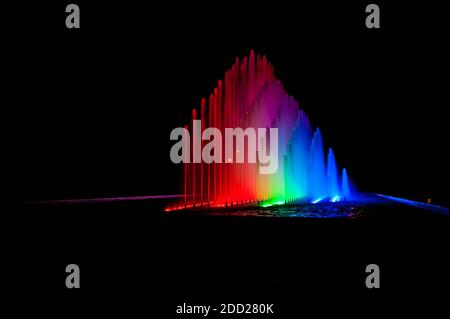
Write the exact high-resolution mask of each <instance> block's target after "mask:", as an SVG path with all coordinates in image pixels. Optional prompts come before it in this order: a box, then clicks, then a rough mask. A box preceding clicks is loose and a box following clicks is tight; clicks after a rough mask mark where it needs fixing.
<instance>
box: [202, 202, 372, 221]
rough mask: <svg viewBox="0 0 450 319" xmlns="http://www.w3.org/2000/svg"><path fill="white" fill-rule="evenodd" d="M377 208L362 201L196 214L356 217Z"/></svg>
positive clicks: (370, 212)
mask: <svg viewBox="0 0 450 319" xmlns="http://www.w3.org/2000/svg"><path fill="white" fill-rule="evenodd" d="M376 211H379V209H378V210H377V209H376V208H375V207H374V206H372V205H366V204H362V203H356V202H355V203H353V202H342V203H320V204H302V205H279V206H271V207H267V208H263V207H247V208H240V209H234V210H233V209H228V210H218V211H208V210H204V211H201V210H199V211H197V212H195V214H196V215H197V214H198V215H210V216H214V215H216V216H249V217H303V218H358V217H361V216H370V215H373V214H374V213H375V212H376Z"/></svg>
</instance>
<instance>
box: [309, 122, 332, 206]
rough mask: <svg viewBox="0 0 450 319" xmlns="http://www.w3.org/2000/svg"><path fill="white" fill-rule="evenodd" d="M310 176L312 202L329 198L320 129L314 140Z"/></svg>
mask: <svg viewBox="0 0 450 319" xmlns="http://www.w3.org/2000/svg"><path fill="white" fill-rule="evenodd" d="M308 175H309V176H308V178H309V183H308V186H309V195H310V198H311V202H315V201H317V200H318V199H322V198H325V197H327V195H328V191H327V175H326V170H325V158H324V153H323V144H322V134H321V133H320V129H319V128H317V129H316V131H315V132H314V136H313V138H312V143H311V152H310V161H309V174H308Z"/></svg>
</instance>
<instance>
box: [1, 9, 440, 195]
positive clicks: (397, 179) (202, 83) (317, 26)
mask: <svg viewBox="0 0 450 319" xmlns="http://www.w3.org/2000/svg"><path fill="white" fill-rule="evenodd" d="M78 3H80V7H81V10H82V13H81V14H82V22H81V23H82V28H81V30H66V29H65V28H64V19H65V13H64V7H65V6H64V4H60V5H51V4H45V5H39V6H38V5H33V6H31V7H30V6H27V7H24V6H21V5H19V4H17V5H14V6H11V8H10V9H9V8H8V13H9V14H8V17H7V18H6V19H4V20H3V21H2V31H3V32H5V31H6V35H5V37H4V41H5V47H6V48H8V49H7V50H6V51H7V52H6V58H4V61H5V62H6V64H7V65H6V70H4V71H2V75H3V77H4V79H5V80H4V81H2V82H3V84H2V86H3V90H2V92H3V93H2V116H1V122H2V125H1V140H2V159H1V161H2V162H3V163H2V166H1V174H0V176H1V178H0V183H1V185H2V188H3V189H4V191H3V192H2V194H1V199H2V200H3V201H10V200H29V199H44V198H45V199H57V198H71V197H94V196H115V195H143V194H166V193H176V192H177V190H178V183H179V181H178V179H179V177H178V175H179V174H178V167H176V166H175V165H174V164H172V163H171V162H170V159H169V149H170V147H171V143H170V141H169V133H170V131H171V129H172V128H174V127H177V126H181V125H183V124H184V123H185V122H186V119H188V117H189V113H190V109H191V108H192V107H194V106H196V105H198V103H199V101H200V99H201V98H202V97H203V96H208V95H209V93H210V92H211V90H212V89H213V88H214V85H215V84H216V81H217V80H218V79H220V78H222V76H223V74H224V72H225V70H226V69H227V68H228V67H229V66H230V65H231V64H232V62H233V61H234V59H235V57H236V56H237V55H238V56H241V57H242V56H243V55H246V54H248V53H249V51H250V50H251V49H255V50H256V52H257V53H260V54H266V55H267V56H268V59H269V60H270V61H271V62H272V64H273V65H274V67H275V71H276V74H277V76H278V77H279V78H280V79H281V80H282V82H283V83H284V85H285V87H286V89H287V91H288V93H289V94H291V95H293V96H294V97H295V98H296V99H297V101H299V104H300V106H301V107H302V108H303V109H304V110H305V111H306V112H307V114H308V115H309V116H310V119H311V120H312V122H313V124H314V125H316V126H319V127H321V129H322V132H323V134H324V140H325V143H326V145H331V146H332V147H333V149H334V150H335V153H336V157H337V159H338V162H339V164H340V165H344V166H346V167H347V168H348V171H349V173H350V175H351V176H352V177H353V179H354V181H355V182H356V184H357V185H358V186H359V187H360V188H361V189H363V190H367V191H374V192H381V193H388V194H393V195H400V196H404V197H408V198H417V199H421V200H424V199H426V198H428V197H432V198H433V199H435V200H436V201H438V202H443V203H447V199H446V194H445V193H444V192H445V191H446V189H444V186H443V184H444V182H443V181H444V180H446V177H445V176H446V175H447V170H446V163H447V162H448V161H447V155H446V154H445V153H446V150H445V148H446V147H445V146H446V145H445V144H444V125H445V123H444V115H443V114H444V113H445V112H444V107H445V106H444V100H443V98H442V96H443V93H444V85H443V82H441V81H442V80H441V76H440V75H442V73H443V71H442V69H441V68H442V64H441V61H443V60H442V59H443V51H442V50H441V49H442V47H443V43H442V41H443V37H442V35H440V32H439V26H438V25H437V23H438V21H439V19H436V18H433V17H432V16H431V15H430V10H428V9H427V8H422V7H417V6H412V5H411V6H404V5H402V4H398V5H394V4H392V3H384V2H378V3H379V4H380V7H381V10H382V12H381V23H382V29H381V30H367V29H365V27H364V19H365V13H364V8H365V5H366V3H365V2H352V3H346V4H345V5H336V4H334V5H329V4H326V3H320V4H317V5H315V6H312V5H308V4H304V5H300V6H298V5H297V4H295V6H293V5H288V4H284V3H282V2H277V5H276V7H274V6H270V7H269V6H265V5H263V4H255V5H249V6H246V7H242V6H237V5H232V4H231V3H228V2H227V4H222V5H220V6H218V5H217V6H216V5H208V6H203V7H202V8H200V7H189V8H181V7H176V8H157V7H154V6H151V5H148V6H143V5H142V4H139V5H137V4H136V5H131V4H120V5H119V4H115V3H114V2H111V1H108V2H104V3H102V2H96V3H95V4H94V3H85V2H84V1H78ZM287 3H288V2H287ZM331 3H332V2H331ZM25 8H26V9H25ZM187 9H189V10H190V11H187ZM21 21H26V22H21Z"/></svg>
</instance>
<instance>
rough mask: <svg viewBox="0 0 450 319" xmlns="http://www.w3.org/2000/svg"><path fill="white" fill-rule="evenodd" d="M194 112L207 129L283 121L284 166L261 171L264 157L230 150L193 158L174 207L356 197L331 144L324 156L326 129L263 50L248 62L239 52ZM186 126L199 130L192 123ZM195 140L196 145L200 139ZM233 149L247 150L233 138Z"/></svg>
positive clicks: (281, 160)
mask: <svg viewBox="0 0 450 319" xmlns="http://www.w3.org/2000/svg"><path fill="white" fill-rule="evenodd" d="M192 119H193V120H195V119H199V120H201V123H202V130H203V129H205V128H217V129H218V130H219V131H224V129H225V128H238V127H239V128H242V129H244V130H245V129H246V128H254V129H257V128H277V129H278V154H277V155H278V170H277V172H276V173H274V174H271V175H261V174H260V173H259V171H258V164H259V163H248V162H244V163H235V162H232V161H230V160H229V159H227V158H224V156H225V154H224V153H225V152H222V154H220V161H219V162H213V163H211V164H207V163H203V162H202V163H193V162H194V161H193V159H192V158H189V160H190V161H187V162H188V163H187V162H185V164H184V170H183V181H182V183H181V184H182V185H183V187H184V189H183V192H184V196H183V200H182V201H181V202H180V203H178V204H174V205H172V206H171V207H169V208H168V210H172V209H182V208H189V207H224V206H234V205H241V204H249V203H252V204H260V205H263V206H268V205H272V204H281V203H285V202H287V201H294V200H295V201H303V202H307V201H308V202H313V203H316V202H319V201H323V200H330V201H336V200H339V199H340V198H345V197H346V196H350V189H349V186H348V177H347V173H346V171H345V169H344V170H343V172H344V173H345V175H344V176H342V186H341V187H339V180H341V178H340V176H339V174H338V172H339V171H338V168H337V164H336V160H335V157H334V153H333V151H332V150H331V149H330V150H329V152H328V156H327V160H325V156H324V150H323V141H322V135H321V132H320V129H318V128H316V130H315V132H314V135H313V134H312V131H313V129H312V126H311V123H310V121H309V119H308V116H307V115H306V114H305V113H304V112H303V111H302V110H300V108H299V105H298V103H297V101H296V100H295V99H294V98H293V97H292V96H289V95H288V94H287V93H286V91H285V89H284V87H283V84H282V83H281V81H280V80H278V79H277V78H276V77H275V74H274V69H273V66H272V65H271V64H270V63H269V62H268V61H267V59H266V57H265V56H259V55H255V53H254V52H253V51H251V52H250V56H249V57H244V58H243V59H242V61H241V60H239V59H238V58H236V61H235V63H234V64H233V66H232V67H231V69H229V70H228V71H226V72H225V77H224V81H223V82H222V81H221V80H219V81H218V85H217V87H216V88H215V89H214V90H213V92H212V94H211V95H210V96H209V98H208V99H202V101H201V105H200V108H199V112H197V111H196V110H194V111H193V112H192ZM185 127H186V128H187V129H188V130H189V134H188V135H190V136H193V133H194V132H193V126H192V125H186V126H185ZM196 134H197V133H196ZM198 141H199V140H198V139H197V143H198ZM189 143H190V145H189V147H190V149H193V148H194V145H193V143H194V139H193V141H189ZM257 143H261V141H257ZM200 144H201V145H200V147H201V148H202V149H203V146H204V145H205V144H206V143H205V141H203V140H200ZM232 151H233V154H237V153H239V152H243V151H245V150H243V149H237V147H236V144H234V145H233V149H232ZM189 156H193V155H189Z"/></svg>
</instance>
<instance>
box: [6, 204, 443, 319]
mask: <svg viewBox="0 0 450 319" xmlns="http://www.w3.org/2000/svg"><path fill="white" fill-rule="evenodd" d="M166 203H167V201H158V202H155V201H152V200H142V201H126V200H125V201H115V202H87V203H84V204H67V203H65V204H58V205H36V204H33V205H23V206H20V207H18V206H16V207H7V208H5V209H3V211H2V213H3V215H2V216H3V220H2V231H1V236H2V243H3V256H4V258H3V260H2V264H1V265H2V273H3V274H5V276H4V279H3V283H2V285H3V287H5V289H7V290H8V292H9V296H10V297H13V296H19V297H20V298H24V297H23V296H24V294H25V295H28V296H29V297H30V298H32V300H35V306H36V307H38V306H39V307H42V306H45V305H46V303H45V302H44V301H43V300H45V301H47V302H48V301H51V302H57V303H58V304H60V305H61V306H62V307H66V308H67V309H74V308H73V302H74V300H75V302H76V305H77V308H76V309H79V314H86V312H85V311H84V310H83V311H82V309H86V307H90V308H92V309H96V312H95V313H97V314H98V315H101V314H105V313H119V314H122V315H124V316H125V315H126V316H128V317H130V316H133V314H137V313H140V312H141V311H142V310H145V311H146V313H148V311H149V309H152V313H153V314H154V315H155V316H156V311H157V312H158V314H159V315H158V316H157V317H159V318H170V317H175V316H174V309H175V306H176V305H179V304H182V303H183V302H195V303H197V304H202V303H203V304H204V303H210V304H211V303H216V304H217V303H224V302H225V303H227V302H234V303H239V302H240V303H249V302H257V303H263V302H264V303H275V304H276V309H277V314H278V316H277V317H276V318H301V317H309V316H307V315H306V314H307V313H309V314H310V313H311V311H313V313H315V314H317V315H320V314H324V315H328V316H330V315H332V316H335V315H338V314H339V315H345V314H348V313H352V314H354V315H358V316H359V315H360V314H365V312H363V313H360V312H359V311H357V310H356V308H355V305H358V306H363V307H366V309H370V312H371V313H375V314H377V315H383V314H385V313H386V312H387V311H389V313H394V314H398V315H404V314H413V313H415V312H416V310H417V309H421V310H424V311H427V313H428V314H429V315H428V317H430V318H431V317H433V316H432V315H431V313H432V312H433V311H437V310H439V309H442V307H443V305H445V300H447V296H448V292H446V291H448V287H449V269H450V263H449V260H448V251H449V250H448V242H449V240H448V239H449V231H448V229H450V227H449V226H450V223H449V220H450V218H449V217H448V215H446V214H443V213H438V212H435V211H432V210H428V209H424V208H423V206H420V205H419V206H417V205H412V204H411V203H409V204H405V203H403V202H398V201H393V200H391V199H389V200H387V199H380V200H379V201H376V202H370V203H369V202H365V203H364V202H360V201H359V202H358V201H355V202H340V203H318V204H315V205H286V206H272V207H267V208H255V207H253V208H250V207H248V208H245V209H242V208H236V209H229V210H226V211H225V210H216V211H206V210H197V211H178V212H173V213H172V212H171V213H164V212H163V208H164V205H166ZM263 216H270V217H275V216H277V217H281V218H260V217H263ZM284 217H285V218H284ZM293 217H302V218H293ZM74 262H75V263H78V264H80V267H81V269H82V278H83V279H82V282H83V283H82V285H83V289H81V293H78V294H77V293H74V292H71V291H67V289H65V286H64V281H65V275H66V274H65V272H64V269H65V266H66V265H67V264H69V263H74ZM372 263H375V264H377V265H379V267H380V270H381V286H382V288H381V289H380V290H377V291H374V290H369V289H367V288H366V286H365V278H366V276H367V274H366V273H365V267H366V266H367V265H368V264H372ZM30 271H31V275H32V278H30V276H31V275H30ZM30 280H31V281H30ZM30 282H32V284H30ZM442 290H444V292H442ZM74 294H75V295H74ZM74 298H75V299H74ZM20 300H22V299H20ZM100 301H101V302H100ZM323 305H327V307H324V306H323ZM111 307H112V308H111ZM17 309H20V307H19V308H17ZM76 309H75V310H74V311H78V310H76ZM156 309H157V310H156ZM351 309H353V310H351ZM105 311H106V312H105ZM349 311H350V312H349ZM363 317H366V316H363ZM211 318H214V317H211ZM217 318H225V317H220V316H219V317H217Z"/></svg>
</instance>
